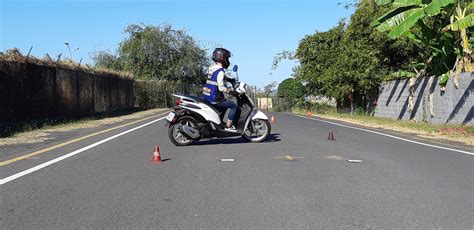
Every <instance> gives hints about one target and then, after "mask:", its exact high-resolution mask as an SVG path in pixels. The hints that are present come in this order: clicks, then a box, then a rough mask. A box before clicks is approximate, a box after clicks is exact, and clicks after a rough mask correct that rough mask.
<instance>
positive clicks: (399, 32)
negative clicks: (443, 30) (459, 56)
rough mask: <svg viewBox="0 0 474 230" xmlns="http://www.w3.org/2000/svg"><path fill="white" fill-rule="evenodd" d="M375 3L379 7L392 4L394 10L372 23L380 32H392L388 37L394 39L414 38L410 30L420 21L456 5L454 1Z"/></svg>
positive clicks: (393, 1) (403, 0) (419, 0)
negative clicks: (402, 37)
mask: <svg viewBox="0 0 474 230" xmlns="http://www.w3.org/2000/svg"><path fill="white" fill-rule="evenodd" d="M375 2H376V3H377V4H378V5H386V4H392V9H391V10H390V11H389V12H388V13H386V14H384V15H382V16H381V17H380V18H378V19H376V20H375V21H374V22H372V24H371V26H373V27H376V29H377V30H378V31H380V32H385V31H390V32H389V34H388V36H389V37H390V38H393V39H395V38H399V37H401V36H403V35H405V36H408V37H410V38H414V37H413V34H412V33H411V31H410V30H411V29H412V28H413V27H414V26H415V25H417V24H418V23H419V21H420V20H422V19H424V18H427V17H433V16H436V15H438V14H440V13H441V12H442V10H443V9H444V8H445V7H448V6H450V5H452V4H454V0H375ZM422 23H423V22H422ZM426 35H428V34H426Z"/></svg>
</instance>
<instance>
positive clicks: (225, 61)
mask: <svg viewBox="0 0 474 230" xmlns="http://www.w3.org/2000/svg"><path fill="white" fill-rule="evenodd" d="M230 56H231V54H230V51H228V50H226V49H224V48H216V49H215V50H214V52H212V60H213V61H215V62H219V63H221V64H222V66H223V67H224V69H227V68H228V67H229V66H230V61H229V58H230Z"/></svg>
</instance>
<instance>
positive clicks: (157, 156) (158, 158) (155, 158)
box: [151, 145, 161, 163]
mask: <svg viewBox="0 0 474 230" xmlns="http://www.w3.org/2000/svg"><path fill="white" fill-rule="evenodd" d="M151 162H153V163H161V156H160V148H159V147H158V145H155V149H154V151H153V158H152V159H151Z"/></svg>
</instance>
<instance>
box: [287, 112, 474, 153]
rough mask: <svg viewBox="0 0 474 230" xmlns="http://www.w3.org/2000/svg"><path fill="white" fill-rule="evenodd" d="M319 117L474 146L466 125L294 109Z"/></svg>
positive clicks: (472, 134) (471, 129)
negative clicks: (437, 123) (436, 123)
mask: <svg viewBox="0 0 474 230" xmlns="http://www.w3.org/2000/svg"><path fill="white" fill-rule="evenodd" d="M308 112H311V113H312V114H309V115H312V116H319V117H322V118H326V119H332V120H338V121H344V122H348V123H353V124H357V125H362V126H366V127H372V128H382V129H387V130H392V131H397V132H403V133H407V134H414V135H415V136H418V137H421V138H429V139H436V140H449V141H456V142H462V143H463V144H466V145H474V127H473V126H466V125H435V124H429V123H426V122H416V121H405V120H394V119H390V118H381V117H374V116H370V115H367V114H354V115H351V114H347V113H337V112H335V111H334V110H333V109H331V110H318V111H310V110H302V109H294V110H293V113H297V114H300V115H305V116H308Z"/></svg>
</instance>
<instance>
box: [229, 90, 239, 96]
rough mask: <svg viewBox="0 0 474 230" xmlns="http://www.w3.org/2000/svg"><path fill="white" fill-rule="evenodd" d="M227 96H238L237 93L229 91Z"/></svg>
mask: <svg viewBox="0 0 474 230" xmlns="http://www.w3.org/2000/svg"><path fill="white" fill-rule="evenodd" d="M229 94H230V95H232V96H234V97H237V96H239V93H237V91H230V92H229Z"/></svg>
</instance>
